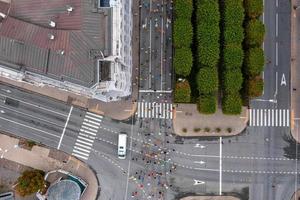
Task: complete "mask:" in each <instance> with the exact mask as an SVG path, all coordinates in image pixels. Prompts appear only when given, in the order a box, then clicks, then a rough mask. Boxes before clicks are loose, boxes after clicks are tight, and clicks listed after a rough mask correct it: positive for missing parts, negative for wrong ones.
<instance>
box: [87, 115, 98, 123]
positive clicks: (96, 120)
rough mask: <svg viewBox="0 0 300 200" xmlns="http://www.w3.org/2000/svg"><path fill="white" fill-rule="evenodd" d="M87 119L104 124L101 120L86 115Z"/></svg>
mask: <svg viewBox="0 0 300 200" xmlns="http://www.w3.org/2000/svg"><path fill="white" fill-rule="evenodd" d="M85 118H88V119H92V120H94V121H97V122H102V120H101V119H98V118H95V117H92V116H89V115H85Z"/></svg>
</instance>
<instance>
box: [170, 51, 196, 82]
mask: <svg viewBox="0 0 300 200" xmlns="http://www.w3.org/2000/svg"><path fill="white" fill-rule="evenodd" d="M173 63H174V67H175V72H176V74H178V75H181V76H188V75H189V74H190V72H191V68H192V64H193V55H192V52H191V49H190V48H176V49H175V54H174V60H173Z"/></svg>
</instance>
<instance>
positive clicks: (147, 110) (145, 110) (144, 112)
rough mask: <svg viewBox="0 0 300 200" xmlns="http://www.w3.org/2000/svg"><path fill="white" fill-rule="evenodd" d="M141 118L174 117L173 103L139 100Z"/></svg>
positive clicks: (139, 115) (138, 114) (138, 113)
mask: <svg viewBox="0 0 300 200" xmlns="http://www.w3.org/2000/svg"><path fill="white" fill-rule="evenodd" d="M137 116H138V117H139V118H156V119H173V104H171V103H157V102H138V109H137Z"/></svg>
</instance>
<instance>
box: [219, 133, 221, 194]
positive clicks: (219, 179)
mask: <svg viewBox="0 0 300 200" xmlns="http://www.w3.org/2000/svg"><path fill="white" fill-rule="evenodd" d="M219 178H220V179H219V181H220V182H219V195H222V137H220V172H219Z"/></svg>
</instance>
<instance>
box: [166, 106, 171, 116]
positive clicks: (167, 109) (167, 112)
mask: <svg viewBox="0 0 300 200" xmlns="http://www.w3.org/2000/svg"><path fill="white" fill-rule="evenodd" d="M169 105H170V104H167V105H166V107H167V108H166V118H167V119H169V113H170V112H169V110H170V109H169Z"/></svg>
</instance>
